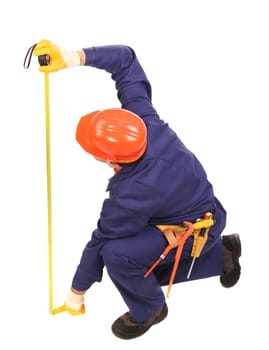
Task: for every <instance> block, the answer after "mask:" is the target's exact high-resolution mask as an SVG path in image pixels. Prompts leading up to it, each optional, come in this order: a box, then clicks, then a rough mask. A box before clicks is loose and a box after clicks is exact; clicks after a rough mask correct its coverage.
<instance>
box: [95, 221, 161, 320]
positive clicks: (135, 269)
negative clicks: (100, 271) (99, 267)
mask: <svg viewBox="0 0 269 350" xmlns="http://www.w3.org/2000/svg"><path fill="white" fill-rule="evenodd" d="M166 245H167V242H166V240H165V238H164V237H163V235H162V233H161V232H160V231H159V230H158V229H156V228H155V227H151V226H148V227H147V228H146V229H145V230H144V231H143V232H141V233H139V234H138V235H136V236H133V237H130V238H125V239H118V240H111V241H108V242H106V243H105V244H104V245H103V248H102V251H101V254H102V257H103V260H104V263H105V265H106V268H107V271H108V274H109V276H110V278H111V280H112V281H113V283H114V284H115V286H116V287H117V289H118V290H119V292H120V294H121V296H122V298H123V300H124V301H125V303H126V305H127V306H128V309H129V312H130V315H131V319H132V321H133V322H136V323H140V322H143V321H145V320H148V319H149V318H150V317H152V316H153V315H154V314H155V313H156V312H158V311H159V310H160V309H161V308H162V307H163V305H164V302H165V296H164V293H163V291H162V288H161V287H160V284H159V282H158V280H157V278H156V276H155V274H154V273H152V274H150V276H149V277H148V278H144V274H145V272H146V271H147V269H148V267H149V266H151V265H152V264H153V262H154V261H155V260H156V259H157V257H158V256H159V255H160V252H162V251H163V249H164V248H165V247H166Z"/></svg>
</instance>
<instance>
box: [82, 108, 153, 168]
mask: <svg viewBox="0 0 269 350" xmlns="http://www.w3.org/2000/svg"><path fill="white" fill-rule="evenodd" d="M76 140H77V141H78V143H79V144H80V146H81V147H82V148H83V149H84V150H85V151H86V152H88V153H90V154H92V155H93V156H94V157H96V158H100V159H103V160H109V161H112V162H115V163H130V162H134V161H135V160H137V159H139V158H140V157H141V156H142V154H143V153H144V152H145V149H146V146H147V129H146V126H145V124H144V122H143V120H142V119H141V118H140V117H139V116H138V115H136V114H134V113H132V112H130V111H127V110H125V109H119V108H113V109H106V110H103V111H95V112H92V113H90V114H87V115H85V116H83V117H82V118H81V119H80V121H79V123H78V126H77V131H76Z"/></svg>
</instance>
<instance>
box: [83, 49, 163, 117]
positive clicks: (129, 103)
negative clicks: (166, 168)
mask: <svg viewBox="0 0 269 350" xmlns="http://www.w3.org/2000/svg"><path fill="white" fill-rule="evenodd" d="M83 50H84V52H85V55H86V61H85V65H86V66H92V67H95V68H99V69H103V70H105V71H107V72H109V73H110V74H111V78H112V79H113V80H114V81H115V84H116V89H117V92H118V99H119V100H120V102H121V106H122V108H124V109H127V110H130V111H132V112H134V113H136V114H137V115H139V116H140V117H141V118H142V119H143V120H144V122H145V123H147V121H149V120H152V119H154V120H155V121H156V119H159V117H158V114H157V112H156V110H155V109H154V107H153V106H152V101H151V98H152V96H151V95H152V93H151V85H150V82H149V81H148V79H147V77H146V74H145V72H144V70H143V68H142V67H141V65H140V63H139V61H138V59H137V57H136V54H135V52H134V50H133V49H131V48H130V47H128V46H124V45H108V46H97V47H91V48H84V49H83Z"/></svg>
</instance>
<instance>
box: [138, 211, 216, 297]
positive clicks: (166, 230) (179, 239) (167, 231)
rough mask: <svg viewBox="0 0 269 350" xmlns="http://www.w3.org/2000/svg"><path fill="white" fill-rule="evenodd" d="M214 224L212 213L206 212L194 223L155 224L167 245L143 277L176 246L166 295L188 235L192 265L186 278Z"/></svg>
mask: <svg viewBox="0 0 269 350" xmlns="http://www.w3.org/2000/svg"><path fill="white" fill-rule="evenodd" d="M213 225H214V220H213V215H212V213H210V212H207V213H206V214H205V215H204V216H203V218H202V219H198V220H197V221H196V222H195V223H191V222H188V221H184V222H183V223H182V224H179V225H156V227H157V228H158V229H159V230H161V231H162V233H163V234H164V236H165V238H166V240H167V242H168V246H167V247H166V248H165V249H164V251H163V252H162V254H161V255H160V257H159V258H158V259H157V260H156V261H155V263H154V264H153V265H152V266H151V267H150V268H149V270H148V271H147V272H146V273H145V275H144V278H147V277H148V276H149V274H150V273H151V272H152V271H153V270H154V269H155V267H156V266H157V265H158V264H159V263H160V262H161V261H162V260H163V259H165V257H166V256H167V255H168V253H169V252H170V250H171V249H174V248H177V250H176V255H175V262H174V266H173V270H172V273H171V277H170V281H169V285H168V291H167V297H168V296H169V292H170V289H171V287H172V284H173V281H174V278H175V275H176V271H177V268H178V265H179V261H180V257H181V253H182V250H183V247H184V244H185V242H186V241H187V239H188V238H189V237H190V236H193V237H194V239H193V246H192V251H191V256H192V257H193V261H192V265H191V268H190V270H189V273H188V276H187V278H189V277H190V274H191V270H192V267H193V263H194V261H195V259H196V258H198V257H199V256H200V254H201V252H202V250H203V248H204V246H205V244H206V241H207V238H208V232H209V229H210V227H211V226H213Z"/></svg>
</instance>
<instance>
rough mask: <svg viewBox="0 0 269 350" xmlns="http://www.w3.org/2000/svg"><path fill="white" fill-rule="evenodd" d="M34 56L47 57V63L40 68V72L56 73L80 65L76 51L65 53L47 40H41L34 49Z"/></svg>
mask: <svg viewBox="0 0 269 350" xmlns="http://www.w3.org/2000/svg"><path fill="white" fill-rule="evenodd" d="M33 54H34V55H35V56H43V55H48V56H49V63H48V65H46V66H40V67H39V70H40V72H57V71H59V70H61V69H64V68H68V67H74V66H79V65H80V56H79V54H78V52H77V51H67V50H65V49H63V48H61V47H59V46H56V45H54V44H53V43H51V42H50V41H49V40H41V41H40V42H39V43H38V44H37V45H36V46H35V48H34V51H33Z"/></svg>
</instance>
